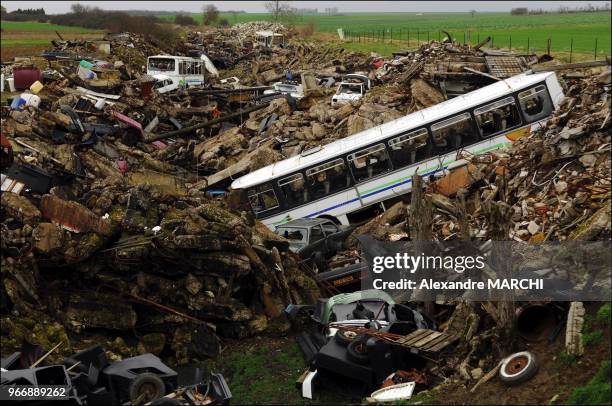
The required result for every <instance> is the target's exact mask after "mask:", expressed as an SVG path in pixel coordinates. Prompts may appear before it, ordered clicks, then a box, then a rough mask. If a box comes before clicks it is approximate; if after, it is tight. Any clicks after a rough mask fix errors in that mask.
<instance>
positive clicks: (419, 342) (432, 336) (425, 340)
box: [411, 331, 442, 349]
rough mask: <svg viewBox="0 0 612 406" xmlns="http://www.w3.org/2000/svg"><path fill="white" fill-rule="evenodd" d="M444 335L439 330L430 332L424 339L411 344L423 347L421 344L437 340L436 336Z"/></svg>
mask: <svg viewBox="0 0 612 406" xmlns="http://www.w3.org/2000/svg"><path fill="white" fill-rule="evenodd" d="M441 335H442V333H441V332H439V331H437V332H435V333H431V334H429V335H428V336H427V337H424V338H423V339H422V340H419V341H417V342H416V343H412V344H411V345H412V346H413V347H416V348H419V349H420V348H421V346H423V345H425V344H427V343H428V342H430V341H432V340H435V339H436V338H438V337H440V336H441Z"/></svg>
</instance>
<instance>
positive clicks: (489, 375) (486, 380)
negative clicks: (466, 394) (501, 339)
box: [470, 360, 504, 393]
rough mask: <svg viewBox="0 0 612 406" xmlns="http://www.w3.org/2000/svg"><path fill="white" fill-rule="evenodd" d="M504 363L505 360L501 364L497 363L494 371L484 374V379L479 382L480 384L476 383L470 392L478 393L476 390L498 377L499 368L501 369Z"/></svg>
mask: <svg viewBox="0 0 612 406" xmlns="http://www.w3.org/2000/svg"><path fill="white" fill-rule="evenodd" d="M503 362H504V360H501V361H499V362H498V363H497V365H496V366H495V367H494V368H493V369H492V370H490V371H489V372H487V373H486V374H484V375H483V377H482V378H480V379H479V380H478V382H476V385H474V386H473V387H472V389H470V392H471V393H474V392H476V389H477V388H478V387H479V386H480V385H482V384H484V383H487V382H489V381H490V380H491V378H493V377H494V376H495V375H497V372H498V371H499V368H500V367H501V365H502V364H503Z"/></svg>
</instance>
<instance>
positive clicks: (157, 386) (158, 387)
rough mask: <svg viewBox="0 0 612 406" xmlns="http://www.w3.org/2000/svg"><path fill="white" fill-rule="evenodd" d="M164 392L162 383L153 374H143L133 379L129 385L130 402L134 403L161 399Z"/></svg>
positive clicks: (164, 388) (164, 386)
mask: <svg viewBox="0 0 612 406" xmlns="http://www.w3.org/2000/svg"><path fill="white" fill-rule="evenodd" d="M165 392H166V385H164V381H162V380H161V378H160V377H159V376H157V375H155V374H152V373H150V372H145V373H143V374H140V375H138V376H136V378H134V380H133V381H132V382H131V383H130V388H129V395H130V401H132V402H135V401H136V400H137V399H139V403H140V404H144V403H147V402H150V401H152V400H155V399H158V398H161V397H162V396H164V394H165Z"/></svg>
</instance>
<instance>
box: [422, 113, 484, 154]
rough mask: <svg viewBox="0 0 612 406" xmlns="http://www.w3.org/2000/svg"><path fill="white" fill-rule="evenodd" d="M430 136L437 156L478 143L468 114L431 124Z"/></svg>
mask: <svg viewBox="0 0 612 406" xmlns="http://www.w3.org/2000/svg"><path fill="white" fill-rule="evenodd" d="M431 135H432V138H433V142H434V146H435V147H436V149H437V151H438V153H439V154H445V153H448V152H451V151H455V150H457V149H459V148H461V147H462V146H465V145H470V144H473V143H474V142H476V141H478V137H477V136H476V134H474V130H473V127H472V117H471V116H470V113H463V114H459V115H457V116H454V117H451V118H449V119H447V120H444V121H441V122H439V123H436V124H433V125H432V126H431Z"/></svg>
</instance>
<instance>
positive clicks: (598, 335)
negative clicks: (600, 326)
mask: <svg viewBox="0 0 612 406" xmlns="http://www.w3.org/2000/svg"><path fill="white" fill-rule="evenodd" d="M601 340H603V331H601V330H595V331H591V332H589V333H583V334H582V343H583V344H584V346H585V347H588V346H591V345H597V344H599V343H600V342H601Z"/></svg>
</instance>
